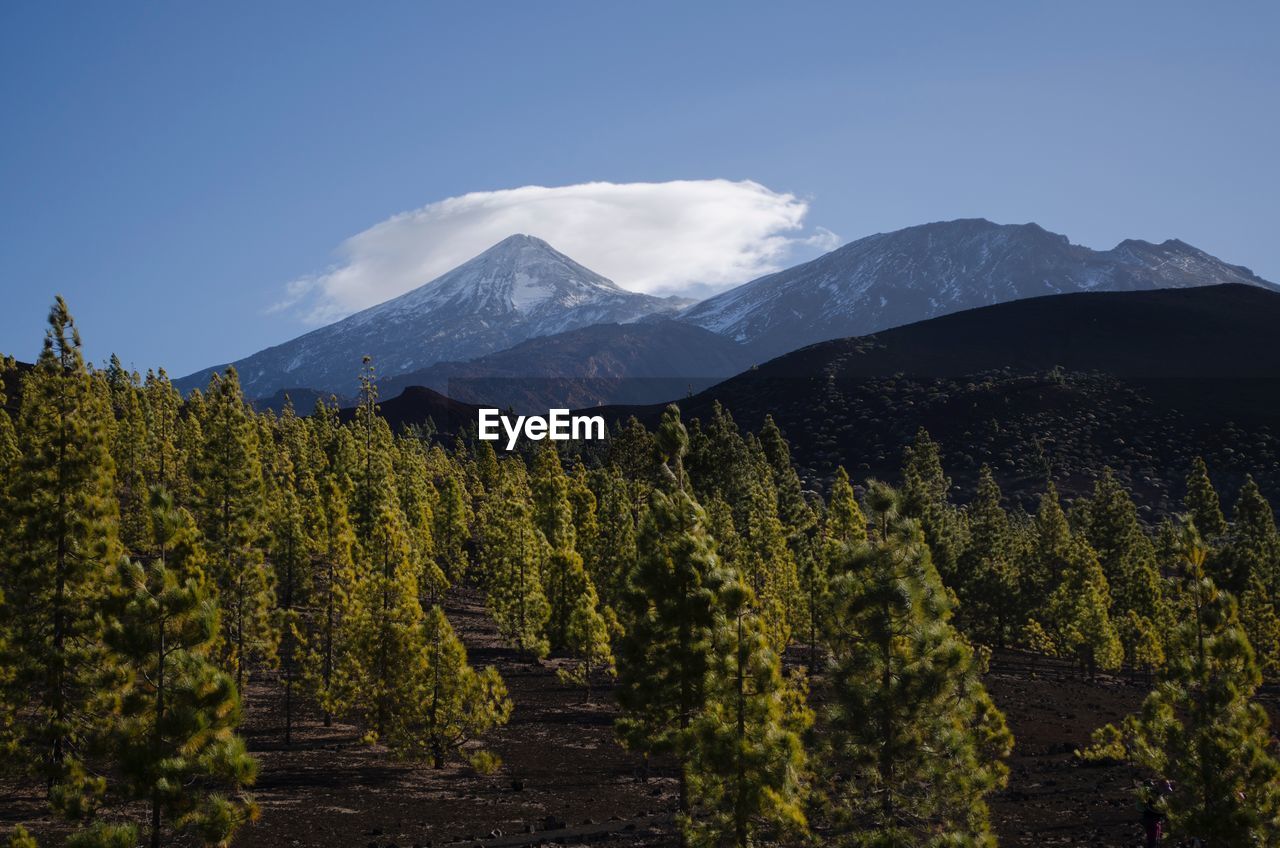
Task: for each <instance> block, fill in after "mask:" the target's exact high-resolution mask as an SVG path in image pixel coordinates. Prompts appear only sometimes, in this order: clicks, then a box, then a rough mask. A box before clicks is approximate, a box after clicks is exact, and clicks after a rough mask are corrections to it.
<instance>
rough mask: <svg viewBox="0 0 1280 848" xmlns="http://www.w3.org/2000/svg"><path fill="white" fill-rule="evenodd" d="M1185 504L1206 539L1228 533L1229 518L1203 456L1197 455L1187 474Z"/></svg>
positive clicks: (1213, 538)
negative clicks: (1224, 514) (1223, 508)
mask: <svg viewBox="0 0 1280 848" xmlns="http://www.w3.org/2000/svg"><path fill="white" fill-rule="evenodd" d="M1183 505H1184V506H1185V507H1186V511H1187V515H1188V516H1189V517H1190V518H1191V520H1192V521H1194V522H1195V525H1196V527H1197V528H1199V530H1200V533H1201V534H1202V535H1203V536H1204V538H1205V539H1206V540H1209V541H1213V540H1215V539H1218V538H1220V537H1221V536H1224V535H1226V532H1227V519H1226V518H1224V517H1223V515H1222V504H1221V503H1220V502H1219V500H1218V493H1217V491H1216V490H1215V489H1214V488H1213V482H1212V481H1211V480H1210V479H1209V467H1208V466H1207V465H1205V463H1204V459H1203V458H1201V457H1198V456H1197V457H1196V458H1195V460H1194V461H1193V462H1192V464H1191V473H1190V474H1188V475H1187V496H1186V498H1185V499H1184V500H1183Z"/></svg>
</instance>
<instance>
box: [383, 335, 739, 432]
mask: <svg viewBox="0 0 1280 848" xmlns="http://www.w3.org/2000/svg"><path fill="white" fill-rule="evenodd" d="M755 361H756V359H755V355H754V352H753V351H752V350H751V349H750V348H748V347H746V346H745V345H740V344H738V343H737V342H734V341H732V340H730V339H727V338H725V337H724V336H720V335H717V334H715V333H712V332H710V331H708V330H704V329H702V328H701V327H697V326H694V325H692V324H686V323H682V322H679V321H673V320H669V319H668V320H661V319H646V320H644V321H637V322H634V323H631V324H595V325H592V326H589V327H581V328H579V329H576V330H569V331H567V332H564V333H556V334H553V335H549V336H539V337H537V338H532V339H526V340H525V341H523V342H520V343H519V344H517V345H515V346H514V347H511V348H509V349H507V350H503V351H498V352H497V353H491V354H488V355H486V356H482V357H479V358H477V359H472V360H470V361H467V362H438V363H436V364H435V365H432V366H429V367H427V368H424V369H421V370H418V371H411V372H409V373H406V374H400V375H398V376H395V377H391V378H389V379H385V380H381V381H380V388H381V390H382V393H383V396H384V397H395V396H396V395H398V394H400V392H402V391H404V390H405V389H406V388H408V387H410V386H425V387H427V388H429V389H432V390H434V391H437V392H440V393H442V394H446V395H448V396H449V397H451V398H453V399H455V400H459V401H463V402H466V403H477V404H485V405H487V406H499V407H504V408H505V407H507V406H513V407H515V408H516V409H517V410H519V411H522V412H533V411H537V410H546V409H549V408H552V407H587V406H595V405H596V404H601V403H654V402H657V401H660V400H666V399H668V398H671V397H682V396H684V395H688V394H691V393H693V392H697V391H701V390H702V389H705V388H707V387H708V386H711V385H713V384H715V383H718V382H720V381H721V380H724V379H725V378H727V377H732V376H733V375H734V374H737V373H739V372H740V371H743V370H745V369H746V368H748V367H750V366H751V365H752V364H753V363H754V362H755Z"/></svg>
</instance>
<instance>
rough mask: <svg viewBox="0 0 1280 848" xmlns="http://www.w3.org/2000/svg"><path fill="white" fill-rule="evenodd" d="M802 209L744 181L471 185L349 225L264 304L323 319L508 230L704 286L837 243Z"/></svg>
mask: <svg viewBox="0 0 1280 848" xmlns="http://www.w3.org/2000/svg"><path fill="white" fill-rule="evenodd" d="M808 211H809V205H808V203H807V201H805V200H802V199H800V198H798V197H796V196H795V195H792V194H786V193H778V192H774V191H771V190H769V189H767V188H765V187H764V186H762V185H760V184H759V183H755V182H751V181H749V180H744V181H741V182H732V181H729V180H679V181H673V182H665V183H605V182H595V183H583V184H581V185H571V186H561V187H557V188H546V187H543V186H524V187H522V188H514V189H507V190H503V191H486V192H474V193H471V194H464V195H462V196H460V197H450V198H448V199H446V200H440V201H437V202H435V203H429V204H427V205H426V206H423V207H422V208H420V209H416V210H413V211H411V212H404V213H401V214H399V215H395V216H393V217H391V218H389V219H387V220H386V221H383V222H382V223H380V224H377V225H375V226H373V227H370V228H369V229H367V230H365V231H364V232H362V233H358V234H356V235H354V236H352V237H351V238H349V239H347V240H346V241H345V242H343V243H342V245H341V246H340V248H339V250H338V255H339V257H340V261H339V262H338V264H336V265H335V266H334V267H332V268H330V269H328V270H326V271H325V272H323V273H321V274H317V275H314V276H310V277H305V278H301V279H298V280H294V281H293V282H291V283H289V284H288V285H287V286H286V288H285V294H284V299H283V300H282V301H281V302H280V303H278V304H277V305H276V306H275V307H273V310H277V311H278V310H281V309H292V308H298V309H300V310H301V311H302V312H303V315H304V317H305V318H306V319H307V320H308V321H311V322H313V323H321V322H326V321H331V320H334V319H336V318H339V317H342V316H344V315H347V314H350V313H351V312H354V311H356V310H359V309H363V308H365V307H367V306H372V305H374V304H376V303H381V302H382V301H384V300H387V299H388V298H391V297H395V296H396V295H399V294H403V293H404V292H406V291H409V290H411V289H413V288H416V287H418V286H420V285H422V284H423V283H425V282H428V281H429V280H432V279H435V278H436V277H438V276H439V275H441V274H443V273H444V272H445V271H448V270H450V269H451V268H454V267H456V266H458V265H460V264H462V263H463V262H465V261H467V260H468V259H470V258H472V257H473V256H475V255H476V254H478V253H481V252H483V251H484V250H485V249H487V248H489V247H491V246H492V245H494V244H496V243H497V242H499V241H501V240H502V239H504V238H506V237H507V236H509V235H512V234H513V233H527V234H529V235H533V236H537V237H538V238H541V239H543V240H545V241H547V242H549V243H550V244H551V246H552V247H555V248H556V249H557V250H559V251H561V252H563V253H565V254H567V255H569V256H570V257H572V258H573V259H575V260H577V261H578V262H580V263H582V264H583V265H585V266H587V267H588V268H590V269H592V270H593V271H596V272H598V273H601V274H603V275H605V276H606V277H608V278H610V279H611V280H613V281H614V282H616V283H617V284H618V285H620V286H622V287H624V288H627V289H631V290H632V291H642V292H649V293H655V294H673V293H681V292H686V291H687V292H696V293H698V294H700V295H705V294H706V293H708V292H711V291H717V290H721V289H724V288H727V287H728V286H730V285H734V284H737V283H741V282H745V281H746V280H749V279H752V278H753V277H757V276H759V275H761V274H767V273H769V272H770V271H775V270H777V269H778V268H780V267H783V265H784V264H785V262H786V261H787V259H788V258H789V257H791V255H792V253H793V251H795V250H796V249H801V250H804V249H809V250H810V251H811V250H812V249H814V248H818V249H823V250H829V249H830V248H832V247H834V246H835V245H836V244H837V243H838V239H837V238H836V236H835V234H834V233H832V232H831V231H830V230H826V229H822V228H817V229H816V230H814V231H812V232H808V233H806V232H804V229H803V224H804V218H805V215H806V214H807V213H808Z"/></svg>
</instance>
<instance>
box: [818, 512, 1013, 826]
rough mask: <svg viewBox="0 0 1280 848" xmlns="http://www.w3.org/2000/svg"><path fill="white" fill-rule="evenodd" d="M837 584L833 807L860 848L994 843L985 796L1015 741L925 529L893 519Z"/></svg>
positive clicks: (1000, 780) (1001, 778) (1000, 779)
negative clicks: (954, 615)
mask: <svg viewBox="0 0 1280 848" xmlns="http://www.w3.org/2000/svg"><path fill="white" fill-rule="evenodd" d="M875 500H876V501H878V502H879V504H880V509H878V510H877V511H878V512H880V513H881V518H880V520H878V521H876V520H874V519H875V516H873V523H877V524H879V525H880V526H881V527H882V528H885V531H886V532H882V535H881V538H880V539H878V540H877V541H876V542H875V543H873V544H869V545H866V546H863V547H862V548H861V549H860V550H859V551H858V552H857V553H855V554H854V555H853V558H852V560H851V561H850V562H849V563H848V567H847V568H846V569H845V573H844V575H843V576H842V577H841V578H840V579H839V580H838V581H837V586H836V596H837V606H836V609H837V614H836V616H835V619H834V621H835V624H834V627H833V639H832V641H833V668H832V670H831V673H830V685H831V704H830V707H829V715H828V719H829V729H828V731H827V736H828V739H829V743H830V749H829V757H830V760H829V771H830V773H831V774H832V776H833V777H832V781H831V786H830V798H831V802H832V804H833V807H834V809H835V810H836V816H835V824H836V828H837V831H838V832H839V833H841V834H842V836H841V841H842V842H843V843H845V844H850V845H867V846H870V845H875V846H919V845H928V846H944V845H990V846H994V845H995V837H994V835H993V834H992V833H991V828H990V823H989V820H988V810H987V804H986V800H985V799H986V796H987V795H988V794H990V793H991V792H993V791H995V790H996V789H999V788H1000V787H1002V786H1003V785H1004V782H1005V779H1006V775H1007V769H1006V767H1005V765H1004V763H1003V759H1004V757H1006V756H1007V755H1008V753H1009V751H1010V749H1011V747H1012V744H1013V739H1012V736H1011V735H1010V734H1009V732H1008V730H1007V728H1006V727H1005V722H1004V716H1003V715H1001V713H1000V711H999V710H998V709H996V707H995V705H994V704H993V703H992V701H991V699H990V697H989V696H988V694H987V692H986V689H985V688H983V685H982V682H981V679H980V664H979V662H978V661H977V660H976V659H975V657H974V654H973V650H972V648H970V646H969V645H968V643H967V642H966V641H965V640H964V638H963V637H962V636H960V634H959V633H958V632H957V631H956V629H955V628H954V627H953V626H952V625H951V623H950V617H951V601H950V598H949V595H948V593H947V591H946V590H945V589H944V588H943V585H942V581H941V579H940V578H939V576H938V573H937V570H936V569H935V568H934V567H933V563H932V561H931V559H930V555H929V548H928V546H927V544H926V542H925V539H924V535H923V533H922V531H921V530H920V527H919V525H918V523H916V522H915V521H914V520H910V519H906V520H904V519H901V518H897V517H894V516H892V512H893V511H894V510H896V505H894V504H892V503H891V499H890V498H888V497H877V498H876V499H875Z"/></svg>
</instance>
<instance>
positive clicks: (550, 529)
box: [533, 446, 612, 679]
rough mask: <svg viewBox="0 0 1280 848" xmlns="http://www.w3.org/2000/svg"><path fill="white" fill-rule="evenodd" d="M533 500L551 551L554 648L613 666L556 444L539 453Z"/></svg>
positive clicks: (548, 587) (546, 588)
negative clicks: (580, 546)
mask: <svg viewBox="0 0 1280 848" xmlns="http://www.w3.org/2000/svg"><path fill="white" fill-rule="evenodd" d="M533 499H534V500H533V503H534V520H535V522H536V524H537V526H538V529H539V530H540V531H541V532H542V534H543V535H544V536H545V537H546V540H547V544H548V545H549V546H550V549H551V552H550V555H549V556H548V557H547V559H546V567H545V569H544V570H543V574H542V577H543V583H542V591H543V594H544V595H545V596H546V599H547V603H548V605H549V606H550V616H549V618H548V620H547V635H548V638H549V640H550V642H551V647H552V648H555V649H563V650H565V651H567V652H569V653H570V654H571V655H573V656H576V657H579V658H580V659H581V660H582V661H583V663H584V667H586V668H588V669H589V668H590V666H591V664H592V661H593V660H594V661H596V662H597V663H599V664H601V665H603V666H605V667H607V668H611V667H612V654H611V651H610V649H609V644H608V629H607V627H606V626H605V621H604V619H603V617H602V616H601V615H600V611H599V598H598V595H597V594H596V590H595V587H594V586H593V585H592V584H591V578H590V577H589V576H588V575H587V572H586V569H585V568H584V566H583V562H582V556H581V555H580V554H579V553H578V551H577V547H576V545H577V531H576V529H575V527H574V523H573V517H574V515H573V505H572V502H571V500H570V487H569V481H568V479H567V478H566V476H565V474H564V470H563V468H562V467H561V465H560V457H559V455H558V454H557V452H556V450H555V448H554V447H552V446H547V447H545V448H543V449H542V450H541V451H539V452H538V456H537V458H536V460H535V464H534V471H533ZM575 679H579V678H578V677H575Z"/></svg>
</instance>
